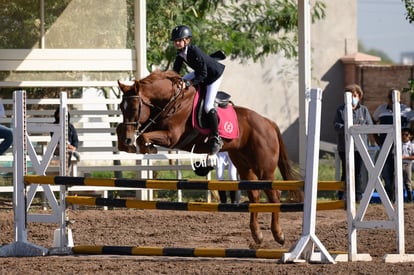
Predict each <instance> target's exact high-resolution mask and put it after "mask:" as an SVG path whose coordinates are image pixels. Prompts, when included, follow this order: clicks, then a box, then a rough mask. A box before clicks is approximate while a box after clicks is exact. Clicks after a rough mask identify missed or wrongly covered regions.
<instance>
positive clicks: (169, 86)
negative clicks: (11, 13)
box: [117, 71, 296, 245]
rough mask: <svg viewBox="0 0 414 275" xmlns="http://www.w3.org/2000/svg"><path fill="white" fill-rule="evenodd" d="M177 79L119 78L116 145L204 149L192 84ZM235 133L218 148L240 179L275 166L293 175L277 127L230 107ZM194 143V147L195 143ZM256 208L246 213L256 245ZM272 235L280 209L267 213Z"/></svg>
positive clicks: (253, 198) (161, 75) (259, 176)
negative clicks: (119, 113)
mask: <svg viewBox="0 0 414 275" xmlns="http://www.w3.org/2000/svg"><path fill="white" fill-rule="evenodd" d="M181 82H182V79H181V77H180V75H178V74H176V73H175V72H173V71H165V72H164V71H155V72H153V73H151V74H150V75H149V76H148V77H146V78H144V79H142V80H139V81H137V80H136V81H135V82H134V84H133V85H131V86H128V85H124V84H122V83H120V82H119V81H118V84H119V87H120V89H121V90H122V92H123V96H122V101H121V104H120V108H121V110H122V115H123V123H120V124H119V125H118V127H117V135H118V149H119V150H120V151H126V152H130V153H136V152H137V148H136V147H135V145H134V142H136V146H137V147H138V151H139V153H141V154H146V153H156V152H157V151H156V148H155V147H154V145H159V146H162V147H166V148H174V149H181V150H186V151H192V150H193V149H194V152H195V153H208V152H209V146H208V142H206V136H204V135H201V134H199V133H198V132H196V131H195V130H194V128H193V126H192V123H191V113H192V105H193V99H194V96H195V94H196V90H195V88H194V87H193V86H190V87H189V88H188V89H182V88H181ZM234 108H235V111H236V114H237V119H238V123H239V137H238V138H236V139H232V140H226V139H223V141H224V145H223V148H222V149H221V151H227V152H228V154H229V156H230V158H231V160H232V162H233V163H234V165H235V166H236V167H237V170H238V173H239V175H240V179H241V180H273V179H274V175H275V170H276V168H277V167H279V170H280V173H281V175H282V176H283V179H285V180H293V179H294V178H295V177H296V173H295V172H294V171H293V170H292V167H291V164H290V161H289V159H288V156H287V152H286V148H285V145H284V143H283V140H282V137H281V134H280V130H279V128H278V126H277V125H276V124H275V123H274V122H273V121H271V120H269V119H267V118H265V117H263V116H261V115H259V114H258V113H256V112H254V111H252V110H249V109H247V108H243V107H239V106H235V107H234ZM194 145H195V146H194ZM264 192H265V193H266V195H267V198H268V201H269V202H270V203H277V202H280V191H278V190H264ZM247 193H248V197H249V200H250V202H252V203H258V202H259V200H260V190H251V191H247ZM257 218H258V213H251V216H250V229H251V233H252V236H253V239H254V241H255V242H256V244H257V245H260V244H261V243H262V242H263V234H262V232H261V231H260V228H259V224H258V219H257ZM271 231H272V234H273V237H274V239H275V240H276V241H277V242H278V243H280V244H282V245H283V244H284V242H285V237H284V234H283V232H282V229H281V227H280V224H279V213H272V222H271Z"/></svg>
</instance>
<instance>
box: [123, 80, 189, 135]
mask: <svg viewBox="0 0 414 275" xmlns="http://www.w3.org/2000/svg"><path fill="white" fill-rule="evenodd" d="M181 92H182V88H181V87H179V88H178V89H177V91H176V92H175V93H174V94H173V96H172V97H171V98H170V100H169V101H168V103H167V104H166V105H165V106H164V107H159V106H155V105H153V104H151V103H149V102H146V101H144V100H143V99H142V97H141V95H140V94H141V92H139V93H138V95H130V96H126V95H124V96H122V98H123V99H129V98H138V99H139V108H138V120H137V121H131V122H123V123H124V125H132V126H135V131H136V133H137V137H140V136H141V135H142V134H143V133H145V131H146V130H147V129H148V128H149V127H150V126H151V125H153V124H155V123H156V122H157V119H158V118H159V117H160V116H161V114H162V113H163V112H164V111H165V110H166V109H167V108H168V107H169V106H170V105H171V104H172V103H173V102H174V101H175V100H176V99H177V98H178V96H179V95H180V94H181ZM142 105H146V106H148V107H149V108H150V109H157V110H159V112H158V113H157V114H156V115H155V116H154V117H152V118H151V117H150V118H149V119H148V120H149V123H147V124H146V125H145V127H144V128H143V129H142V130H140V129H139V128H140V127H141V123H140V122H139V119H140V117H141V110H142Z"/></svg>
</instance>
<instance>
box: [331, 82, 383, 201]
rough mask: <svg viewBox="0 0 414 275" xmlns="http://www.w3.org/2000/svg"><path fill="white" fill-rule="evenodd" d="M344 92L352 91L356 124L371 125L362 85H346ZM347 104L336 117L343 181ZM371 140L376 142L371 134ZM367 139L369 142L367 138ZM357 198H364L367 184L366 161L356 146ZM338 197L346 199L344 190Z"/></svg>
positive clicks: (342, 178)
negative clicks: (363, 178)
mask: <svg viewBox="0 0 414 275" xmlns="http://www.w3.org/2000/svg"><path fill="white" fill-rule="evenodd" d="M344 92H345V93H346V92H350V93H352V117H353V124H354V125H370V124H373V122H372V119H371V115H370V114H369V111H368V108H367V107H366V106H365V105H362V104H361V100H362V98H363V95H364V93H363V91H362V89H361V87H359V86H358V85H356V84H351V85H348V86H346V87H345V90H344ZM344 109H345V104H343V105H341V106H339V107H338V109H337V110H336V116H335V119H334V128H335V130H336V132H337V149H338V154H339V157H340V159H341V164H342V174H341V181H346V156H345V129H344V126H345V122H344V121H345V120H344V114H345V113H344ZM369 138H370V142H371V143H375V140H374V138H373V137H372V136H369ZM366 141H367V142H368V140H367V138H366ZM354 159H355V200H356V201H357V202H359V201H360V200H361V198H362V194H363V192H364V190H365V186H363V185H362V171H363V169H364V162H363V161H362V158H361V155H360V154H359V152H358V151H357V150H356V148H355V153H354ZM338 199H340V200H342V199H344V192H342V191H339V192H338Z"/></svg>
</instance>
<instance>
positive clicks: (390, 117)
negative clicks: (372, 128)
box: [372, 89, 414, 202]
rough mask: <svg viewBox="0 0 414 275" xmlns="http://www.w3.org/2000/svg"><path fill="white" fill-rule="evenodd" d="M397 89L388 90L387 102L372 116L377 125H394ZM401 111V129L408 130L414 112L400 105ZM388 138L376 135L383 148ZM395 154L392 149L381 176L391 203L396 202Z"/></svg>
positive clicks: (413, 117)
mask: <svg viewBox="0 0 414 275" xmlns="http://www.w3.org/2000/svg"><path fill="white" fill-rule="evenodd" d="M394 91H395V89H390V90H388V94H387V102H386V103H383V104H381V105H379V106H378V107H377V109H376V110H375V111H374V113H373V114H372V119H373V120H374V123H376V124H393V123H394V111H393V102H392V94H393V92H394ZM400 109H401V128H406V127H407V126H408V122H409V121H411V120H413V119H414V112H413V111H412V110H411V108H409V107H408V106H406V105H404V104H400ZM385 138H386V134H379V135H376V140H377V143H378V145H379V146H380V147H381V146H382V145H383V143H384V140H385ZM394 170H395V167H394V153H393V149H392V148H391V150H390V152H389V154H388V156H387V159H386V160H385V163H384V167H383V168H382V172H381V176H382V179H383V180H384V183H385V191H386V192H387V195H388V198H389V199H390V201H391V202H394V201H395V183H394Z"/></svg>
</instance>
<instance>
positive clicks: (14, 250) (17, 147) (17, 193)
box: [0, 90, 48, 257]
mask: <svg viewBox="0 0 414 275" xmlns="http://www.w3.org/2000/svg"><path fill="white" fill-rule="evenodd" d="M13 106H14V110H13V125H14V128H13V157H14V164H13V170H14V171H13V209H14V233H15V242H14V243H12V244H9V245H5V246H2V247H1V248H0V256H3V257H29V256H44V255H46V254H47V253H48V249H46V248H43V247H40V246H37V245H35V244H32V243H29V242H28V241H27V230H26V218H27V217H26V214H27V213H26V200H25V198H26V196H25V187H24V182H23V177H24V175H25V174H26V146H25V145H26V139H27V136H26V127H25V125H26V124H25V119H26V91H24V90H20V91H15V92H14V94H13ZM22 143H23V144H22ZM22 145H23V146H22Z"/></svg>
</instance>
